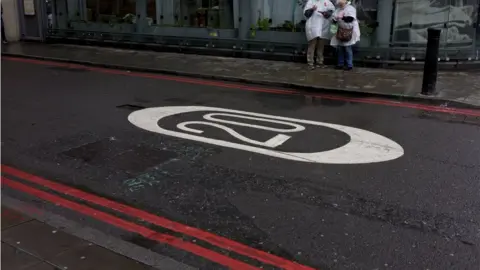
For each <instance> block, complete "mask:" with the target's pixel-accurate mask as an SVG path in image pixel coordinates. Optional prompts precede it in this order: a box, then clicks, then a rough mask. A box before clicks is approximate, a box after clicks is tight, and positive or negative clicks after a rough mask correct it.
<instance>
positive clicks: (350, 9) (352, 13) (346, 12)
mask: <svg viewBox="0 0 480 270" xmlns="http://www.w3.org/2000/svg"><path fill="white" fill-rule="evenodd" d="M344 16H345V17H347V16H349V17H353V18H354V21H353V22H351V23H345V22H344V21H342V20H341V19H340V18H342V17H344ZM332 19H337V21H338V25H339V26H343V27H345V28H353V33H352V39H351V40H350V41H347V42H341V41H340V40H338V39H337V37H336V36H333V37H332V40H331V41H330V45H331V46H333V47H336V46H352V45H354V44H355V43H357V42H359V41H360V25H359V24H358V20H357V9H355V7H354V6H352V5H351V4H347V5H346V6H345V7H344V8H339V9H337V10H335V13H333V15H332Z"/></svg>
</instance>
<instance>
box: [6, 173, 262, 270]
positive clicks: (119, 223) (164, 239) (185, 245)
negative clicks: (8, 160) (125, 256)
mask: <svg viewBox="0 0 480 270" xmlns="http://www.w3.org/2000/svg"><path fill="white" fill-rule="evenodd" d="M2 184H3V185H6V186H8V187H10V188H13V189H16V190H18V191H21V192H24V193H27V194H30V195H32V196H35V197H37V198H40V199H42V200H45V201H49V202H51V203H54V204H56V205H60V206H62V207H65V208H69V209H71V210H73V211H75V212H78V213H81V214H83V215H86V216H90V217H92V218H95V219H97V220H100V221H102V222H105V223H108V224H110V225H113V226H115V227H118V228H121V229H123V230H126V231H129V232H133V233H137V234H139V235H141V236H143V237H145V238H148V239H150V240H154V241H157V242H161V243H165V244H168V245H171V246H174V247H176V248H179V249H183V250H186V251H188V252H191V253H193V254H195V255H198V256H201V257H204V258H207V259H209V260H211V261H213V262H216V263H219V264H221V265H224V266H226V267H230V268H231V269H238V270H243V269H251V270H256V269H260V268H257V267H254V266H252V265H249V264H246V263H243V262H240V261H237V260H234V259H232V258H230V257H227V256H224V255H222V254H220V253H216V252H214V251H211V250H209V249H206V248H203V247H201V246H198V245H195V244H192V243H190V242H186V241H183V240H182V239H180V238H176V237H174V236H171V235H168V234H162V233H158V232H156V231H153V230H150V229H148V228H145V227H143V226H140V225H138V224H135V223H132V222H128V221H126V220H123V219H121V218H117V217H115V216H113V215H110V214H107V213H104V212H102V211H98V210H96V209H93V208H90V207H87V206H84V205H81V204H78V203H75V202H72V201H69V200H66V199H63V198H61V197H59V196H56V195H52V194H50V193H47V192H44V191H41V190H38V189H35V188H32V187H29V186H26V185H24V184H20V183H18V182H16V181H14V180H11V179H8V178H6V177H3V176H2Z"/></svg>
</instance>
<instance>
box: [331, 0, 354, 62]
mask: <svg viewBox="0 0 480 270" xmlns="http://www.w3.org/2000/svg"><path fill="white" fill-rule="evenodd" d="M337 5H338V8H337V9H336V10H335V13H333V18H332V23H333V24H336V25H337V26H338V27H337V32H336V34H335V35H334V36H333V37H332V40H331V42H330V45H332V46H333V47H336V48H337V57H338V59H337V60H338V61H337V69H346V70H352V69H353V49H352V47H353V45H355V44H356V43H357V42H359V41H360V26H359V24H358V20H357V10H356V9H355V7H354V6H352V5H351V4H350V2H348V1H347V0H337ZM345 63H346V66H345Z"/></svg>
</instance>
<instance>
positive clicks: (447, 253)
mask: <svg viewBox="0 0 480 270" xmlns="http://www.w3.org/2000/svg"><path fill="white" fill-rule="evenodd" d="M161 106H209V107H220V108H228V109H234V110H242V111H248V112H254V113H262V114H269V115H275V116H283V117H290V118H298V119H307V120H312V121H320V122H326V123H334V124H338V125H345V126H351V127H355V128H360V129H364V130H368V131H371V132H374V133H377V134H380V135H382V136H385V137H387V138H389V139H391V140H393V141H394V142H396V143H398V144H399V145H400V146H401V147H402V148H403V150H404V155H403V156H402V157H400V158H397V159H394V160H390V161H385V162H379V163H367V164H322V163H309V162H300V161H292V160H287V159H283V158H278V157H273V156H267V155H262V154H258V153H252V152H249V151H244V150H238V149H232V148H228V147H225V146H218V145H212V144H207V143H203V142H197V141H192V140H186V139H182V138H176V137H172V136H166V135H162V134H158V133H154V132H150V131H146V130H143V129H140V128H138V127H136V126H134V125H133V124H132V123H130V122H129V121H128V119H127V118H128V116H129V114H130V113H132V112H133V111H136V110H139V109H142V108H150V107H161ZM202 115H203V114H199V113H189V114H184V115H176V116H171V117H169V118H168V119H165V121H164V122H161V121H159V125H162V126H163V127H165V128H168V129H172V130H173V129H175V128H176V125H177V124H179V123H181V122H185V121H200V120H202ZM227 118H228V117H227ZM227 118H224V119H227ZM229 120H232V118H229ZM236 120H238V119H236ZM249 121H250V122H249ZM245 122H248V123H251V124H258V123H256V122H255V121H253V120H248V119H247V120H245ZM261 124H265V123H261ZM276 125H277V124H273V126H275V127H277V128H285V126H283V127H282V125H280V124H278V125H277V126H276ZM191 127H196V128H198V129H201V130H204V131H205V132H204V134H202V136H210V137H212V138H216V139H221V140H225V141H231V142H237V143H241V142H240V141H239V140H238V139H235V138H232V136H230V135H229V134H228V133H226V132H225V131H223V130H221V129H218V128H215V127H209V126H202V127H200V125H197V126H195V125H192V126H191ZM232 128H235V130H236V131H238V132H239V133H241V134H243V135H244V136H246V137H249V138H255V139H256V140H258V141H263V142H264V141H267V140H268V139H269V138H271V137H272V134H273V135H275V133H272V132H270V131H265V130H261V131H259V130H252V129H250V128H248V127H238V126H232ZM269 132H270V133H269ZM349 140H350V139H349V136H347V135H346V134H345V133H343V132H340V131H337V130H334V129H331V128H326V127H315V128H313V129H309V130H308V132H304V133H302V134H300V135H298V136H297V137H295V136H293V135H292V138H291V139H290V140H288V142H286V143H285V144H283V145H281V146H280V148H278V149H277V150H281V151H286V152H321V151H327V150H332V149H336V148H338V147H341V146H342V145H344V144H346V143H348V142H349ZM264 148H265V147H264ZM2 163H3V164H8V165H12V166H15V167H18V168H22V169H23V170H25V171H28V172H31V173H34V174H37V175H41V176H45V177H48V178H50V179H57V180H58V181H61V182H63V183H65V184H68V185H71V186H75V187H78V188H80V189H83V190H86V191H89V192H92V193H95V194H99V195H101V196H104V197H108V198H112V199H115V200H118V201H120V202H124V203H126V204H129V205H132V206H135V207H138V208H142V209H145V210H147V211H149V212H152V213H155V214H157V215H160V216H163V217H166V218H169V219H171V220H175V221H179V222H181V223H184V224H188V225H190V226H194V227H197V228H200V229H202V230H205V231H210V232H213V233H215V234H217V235H221V236H225V237H227V238H229V239H232V240H235V241H237V242H241V243H244V244H247V245H249V246H251V247H254V248H256V249H260V250H264V251H268V252H271V253H273V254H276V255H278V256H281V257H283V258H286V259H288V260H294V261H297V262H299V263H301V264H303V265H308V266H311V267H314V268H318V269H478V267H479V265H480V254H479V249H478V247H479V244H480V224H479V222H480V197H479V194H480V181H479V180H480V118H479V117H475V116H468V117H467V116H464V115H451V114H446V113H438V112H428V111H422V110H417V109H410V108H402V107H390V106H384V105H374V104H365V103H355V102H348V101H341V100H326V99H311V98H306V97H303V96H292V95H279V94H270V93H258V92H254V91H244V90H236V89H230V88H223V87H215V86H207V85H200V84H192V83H185V82H175V81H168V80H160V79H156V78H144V77H136V76H124V75H118V74H107V73H105V72H96V71H92V70H87V69H69V68H65V67H61V66H57V67H54V66H49V65H39V64H32V63H22V62H14V61H7V60H4V61H2ZM3 192H4V193H7V194H9V196H13V197H16V198H20V199H23V200H29V198H28V196H23V195H22V194H19V193H17V192H15V191H12V190H8V189H5V190H4V191H3ZM36 203H39V202H36ZM45 207H51V206H45ZM55 211H57V212H59V211H60V210H55ZM60 212H61V211H60ZM63 214H64V215H66V216H71V217H72V218H76V219H78V220H81V221H82V222H84V223H85V224H86V225H88V226H92V227H96V228H99V229H101V230H103V231H105V232H107V233H109V234H112V235H116V236H118V237H120V238H123V239H127V240H129V241H131V242H133V243H135V244H138V245H141V246H143V247H147V248H149V249H152V250H154V251H156V252H159V253H160V254H163V255H167V256H170V257H172V258H174V259H175V260H177V261H181V262H183V263H185V264H188V265H191V266H193V267H198V268H201V269H222V267H221V266H220V265H217V264H215V263H212V262H210V261H209V260H207V259H204V258H201V257H198V256H194V255H191V254H188V253H186V252H182V251H178V250H176V249H174V248H171V247H167V246H163V245H159V244H155V243H151V242H149V241H146V240H144V239H140V238H138V237H135V236H131V235H129V234H126V233H123V232H122V231H121V230H116V229H114V228H111V227H109V226H106V225H104V224H101V223H100V222H95V221H92V220H90V219H88V218H86V219H83V218H81V217H79V216H76V215H75V214H74V213H71V212H68V211H65V212H64V213H63ZM247 262H248V260H247Z"/></svg>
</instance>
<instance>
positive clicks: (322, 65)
mask: <svg viewBox="0 0 480 270" xmlns="http://www.w3.org/2000/svg"><path fill="white" fill-rule="evenodd" d="M315 67H316V68H326V67H327V66H326V65H324V64H316V65H315Z"/></svg>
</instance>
